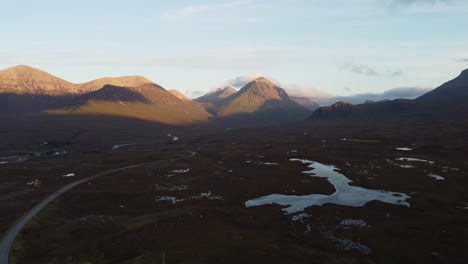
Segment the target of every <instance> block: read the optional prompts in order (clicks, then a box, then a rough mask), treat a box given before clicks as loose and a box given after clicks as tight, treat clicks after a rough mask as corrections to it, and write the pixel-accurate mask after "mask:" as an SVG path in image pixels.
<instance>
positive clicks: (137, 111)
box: [0, 65, 312, 125]
mask: <svg viewBox="0 0 468 264" xmlns="http://www.w3.org/2000/svg"><path fill="white" fill-rule="evenodd" d="M31 112H44V113H48V114H57V115H105V116H119V117H129V118H137V119H142V120H147V121H153V122H159V123H162V124H168V125H188V124H198V123H206V122H211V121H220V120H236V121H241V122H248V123H249V122H250V123H252V122H253V123H255V124H277V123H284V122H292V121H301V120H304V119H305V118H307V117H308V116H310V114H311V113H312V112H311V111H310V110H308V109H306V108H304V107H302V106H300V105H299V104H298V103H296V102H295V101H293V100H291V99H290V98H289V96H288V95H287V94H286V92H285V91H284V89H282V88H280V87H278V86H277V85H275V84H274V83H272V82H271V81H269V80H267V79H265V78H259V79H257V80H254V81H252V82H251V83H249V84H247V85H246V86H245V87H243V88H242V89H240V90H239V91H236V90H235V89H233V88H229V87H225V88H222V89H218V90H216V91H214V92H212V93H209V94H207V95H205V96H202V97H200V98H197V99H196V100H191V99H190V98H188V97H186V96H184V95H183V94H182V93H180V92H179V91H176V90H171V91H167V90H165V89H164V88H162V87H161V86H159V85H157V84H155V83H153V82H152V81H150V80H148V79H146V78H144V77H142V76H125V77H105V78H100V79H96V80H93V81H90V82H86V83H80V84H75V83H71V82H68V81H66V80H63V79H61V78H59V77H56V76H53V75H51V74H49V73H47V72H44V71H41V70H38V69H35V68H32V67H29V66H23V65H21V66H15V67H11V68H8V69H5V70H3V71H0V113H31Z"/></svg>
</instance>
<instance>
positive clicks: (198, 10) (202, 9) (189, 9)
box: [163, 1, 247, 19]
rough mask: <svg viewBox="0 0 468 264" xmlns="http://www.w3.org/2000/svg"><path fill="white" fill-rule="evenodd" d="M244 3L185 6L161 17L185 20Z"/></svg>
mask: <svg viewBox="0 0 468 264" xmlns="http://www.w3.org/2000/svg"><path fill="white" fill-rule="evenodd" d="M244 3H247V1H232V2H225V3H215V4H206V5H193V6H185V7H182V8H180V9H177V10H174V11H172V12H169V13H166V14H164V15H163V17H164V18H167V19H176V18H186V17H190V16H195V15H200V14H203V13H209V12H218V11H220V10H225V9H229V8H233V7H235V6H239V5H241V4H244Z"/></svg>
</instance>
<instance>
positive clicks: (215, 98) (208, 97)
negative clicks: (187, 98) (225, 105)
mask: <svg viewBox="0 0 468 264" xmlns="http://www.w3.org/2000/svg"><path fill="white" fill-rule="evenodd" d="M236 92H237V91H236V90H235V89H234V88H232V87H229V86H227V87H224V88H218V89H216V90H215V91H213V92H210V93H207V94H205V95H203V96H201V97H198V98H196V99H195V100H194V101H197V102H199V103H211V104H217V103H220V102H221V101H223V100H224V99H226V98H227V97H229V96H231V95H233V94H235V93H236Z"/></svg>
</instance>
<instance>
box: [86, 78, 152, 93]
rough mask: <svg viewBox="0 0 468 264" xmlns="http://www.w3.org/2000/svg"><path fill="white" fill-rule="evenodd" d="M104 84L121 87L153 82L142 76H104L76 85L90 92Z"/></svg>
mask: <svg viewBox="0 0 468 264" xmlns="http://www.w3.org/2000/svg"><path fill="white" fill-rule="evenodd" d="M106 84H110V85H114V86H121V87H137V86H143V85H145V84H153V82H152V81H150V80H148V79H146V78H145V77H143V76H124V77H104V78H100V79H96V80H93V81H90V82H86V83H81V84H78V85H77V87H78V88H79V90H80V91H85V92H92V91H96V90H98V89H101V88H102V87H104V85H106Z"/></svg>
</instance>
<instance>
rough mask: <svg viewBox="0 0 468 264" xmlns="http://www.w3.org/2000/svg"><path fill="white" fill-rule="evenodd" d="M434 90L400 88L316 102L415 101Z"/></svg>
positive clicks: (329, 103) (328, 103) (326, 103)
mask: <svg viewBox="0 0 468 264" xmlns="http://www.w3.org/2000/svg"><path fill="white" fill-rule="evenodd" d="M430 90H432V88H427V87H399V88H393V89H390V90H387V91H385V92H383V93H364V94H355V95H350V96H335V97H332V98H326V99H317V100H315V101H316V102H317V103H318V104H320V105H331V104H334V103H336V102H339V101H343V102H348V103H352V104H362V103H364V102H365V101H366V100H371V101H375V102H377V101H382V100H394V99H415V98H417V97H419V96H421V95H423V94H425V93H427V92H429V91H430Z"/></svg>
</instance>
